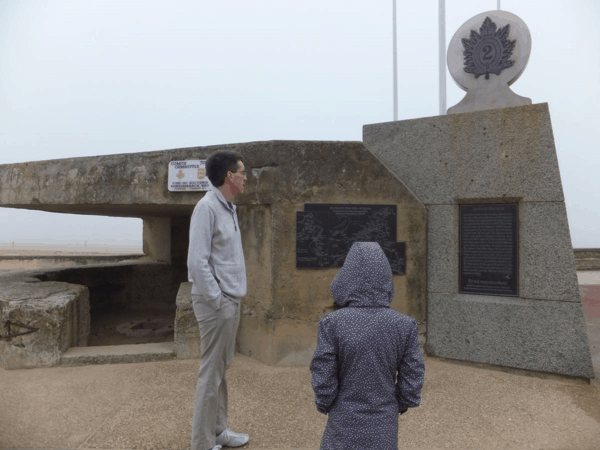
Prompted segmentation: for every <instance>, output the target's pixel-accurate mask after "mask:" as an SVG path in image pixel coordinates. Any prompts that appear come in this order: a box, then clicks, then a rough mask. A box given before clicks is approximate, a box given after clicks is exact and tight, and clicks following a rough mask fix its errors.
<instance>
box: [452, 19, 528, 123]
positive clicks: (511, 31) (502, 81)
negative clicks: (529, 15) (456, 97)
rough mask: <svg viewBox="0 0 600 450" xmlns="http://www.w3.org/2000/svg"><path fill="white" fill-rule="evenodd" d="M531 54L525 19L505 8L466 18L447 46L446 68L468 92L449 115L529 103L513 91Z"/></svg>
mask: <svg viewBox="0 0 600 450" xmlns="http://www.w3.org/2000/svg"><path fill="white" fill-rule="evenodd" d="M530 53H531V34H530V33H529V29H528V28H527V25H525V22H523V21H522V20H521V19H520V18H519V17H517V16H515V15H514V14H511V13H509V12H507V11H488V12H484V13H481V14H478V15H476V16H475V17H473V18H471V19H469V20H467V21H466V22H465V23H464V24H463V25H462V26H461V27H460V28H459V29H458V31H457V32H456V33H455V34H454V37H453V38H452V40H451V41H450V45H449V47H448V69H449V71H450V74H451V75H452V78H453V79H454V81H455V82H456V84H457V85H458V86H459V87H460V88H461V89H463V90H465V91H467V95H465V97H464V98H463V99H462V100H461V101H460V102H459V103H458V104H457V105H455V106H453V107H451V108H449V109H448V114H457V113H463V112H469V111H481V110H484V109H491V108H505V107H508V106H522V105H531V99H529V98H526V97H521V96H519V95H517V94H515V93H514V92H513V91H512V90H511V89H510V87H509V86H510V85H512V84H513V83H514V82H515V81H517V79H518V78H519V77H520V76H521V74H522V73H523V71H524V70H525V67H526V66H527V62H528V61H529V55H530Z"/></svg>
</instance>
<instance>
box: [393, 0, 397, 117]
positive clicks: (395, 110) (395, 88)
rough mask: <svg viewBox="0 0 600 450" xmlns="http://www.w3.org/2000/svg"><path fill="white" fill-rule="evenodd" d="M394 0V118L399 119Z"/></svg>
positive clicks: (394, 0)
mask: <svg viewBox="0 0 600 450" xmlns="http://www.w3.org/2000/svg"><path fill="white" fill-rule="evenodd" d="M393 2H394V11H393V16H394V18H393V24H394V25H393V28H394V33H393V49H394V50H393V52H394V57H393V60H394V120H395V121H396V120H398V50H397V38H396V0H393Z"/></svg>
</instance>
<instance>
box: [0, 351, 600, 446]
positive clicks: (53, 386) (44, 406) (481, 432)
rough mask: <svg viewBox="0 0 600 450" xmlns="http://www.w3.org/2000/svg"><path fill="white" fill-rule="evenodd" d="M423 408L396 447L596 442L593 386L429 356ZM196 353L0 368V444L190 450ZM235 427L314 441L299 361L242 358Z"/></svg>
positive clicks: (255, 441) (254, 435) (261, 439)
mask: <svg viewBox="0 0 600 450" xmlns="http://www.w3.org/2000/svg"><path fill="white" fill-rule="evenodd" d="M425 364H426V374H425V385H424V388H423V395H422V402H421V406H419V407H418V408H414V409H411V410H409V412H408V413H407V414H405V415H403V416H401V417H400V418H399V425H400V427H399V430H400V431H399V443H400V448H406V449H428V450H429V449H446V448H451V449H532V448H533V449H576V450H588V449H589V450H593V449H599V448H600V387H599V385H598V384H596V383H593V384H591V385H590V384H587V383H585V382H583V381H580V380H567V379H564V378H559V377H552V376H550V377H548V378H540V377H534V376H525V375H522V374H519V373H520V372H517V373H508V372H504V371H499V370H490V369H489V368H481V367H477V366H475V365H465V364H456V363H451V362H449V361H445V360H441V359H438V358H426V360H425ZM198 366H199V361H198V360H185V361H178V360H173V361H165V362H151V363H138V364H114V365H102V366H83V367H55V368H45V369H25V370H12V371H5V370H2V369H0V447H2V448H80V449H90V448H105V449H140V448H141V449H150V448H152V449H185V448H189V441H190V436H191V418H192V406H193V402H194V391H195V382H196V373H197V370H198ZM227 379H228V383H229V388H230V389H229V392H230V408H229V409H230V413H229V416H230V423H229V424H230V427H231V428H233V429H234V430H236V431H241V432H245V433H249V434H250V439H251V440H250V442H249V443H248V444H247V445H246V446H244V447H243V448H244V449H253V448H254V449H316V448H318V447H319V442H320V438H321V434H322V432H323V429H324V427H325V423H326V419H327V418H326V416H324V415H321V414H319V413H318V412H317V411H316V409H315V407H314V401H313V393H312V389H311V387H310V372H309V370H308V368H306V367H270V366H266V365H264V364H261V363H259V362H257V361H255V360H253V359H251V358H247V357H245V356H242V355H239V354H237V355H236V356H235V358H234V361H233V364H232V366H231V368H230V369H229V371H228V376H227Z"/></svg>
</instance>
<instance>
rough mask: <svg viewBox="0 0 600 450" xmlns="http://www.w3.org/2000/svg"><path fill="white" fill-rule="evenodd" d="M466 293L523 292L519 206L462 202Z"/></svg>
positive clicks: (462, 264)
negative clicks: (520, 265)
mask: <svg viewBox="0 0 600 450" xmlns="http://www.w3.org/2000/svg"><path fill="white" fill-rule="evenodd" d="M459 271H460V274H459V277H460V280H459V283H460V292H461V293H462V294H481V295H500V296H504V297H516V296H518V295H519V277H518V274H519V271H518V206H517V205H516V204H494V205H461V206H460V265H459Z"/></svg>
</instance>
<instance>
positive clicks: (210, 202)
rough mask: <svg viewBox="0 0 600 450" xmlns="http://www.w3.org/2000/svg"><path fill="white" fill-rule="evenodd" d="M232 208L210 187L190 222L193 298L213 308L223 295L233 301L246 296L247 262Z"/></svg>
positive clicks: (190, 278) (232, 206)
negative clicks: (201, 300) (196, 297)
mask: <svg viewBox="0 0 600 450" xmlns="http://www.w3.org/2000/svg"><path fill="white" fill-rule="evenodd" d="M235 209H236V208H235V205H233V204H231V203H229V202H227V200H225V197H224V196H223V194H222V193H221V191H219V190H218V189H217V188H216V187H214V186H211V190H210V191H208V192H207V193H206V195H205V196H204V197H203V198H202V199H201V200H200V201H199V202H198V204H197V205H196V207H195V208H194V213H193V214H192V220H191V223H190V247H189V252H188V279H189V281H191V282H193V286H192V295H201V296H202V297H204V300H205V301H206V302H208V303H209V304H211V305H212V306H213V308H215V309H219V305H220V303H221V297H222V295H223V294H224V295H225V296H227V297H228V298H230V299H231V300H233V301H236V302H238V301H239V299H240V298H241V297H243V296H245V295H246V263H245V261H244V251H243V249H242V236H241V233H240V227H239V223H238V220H237V215H236V212H235Z"/></svg>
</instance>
